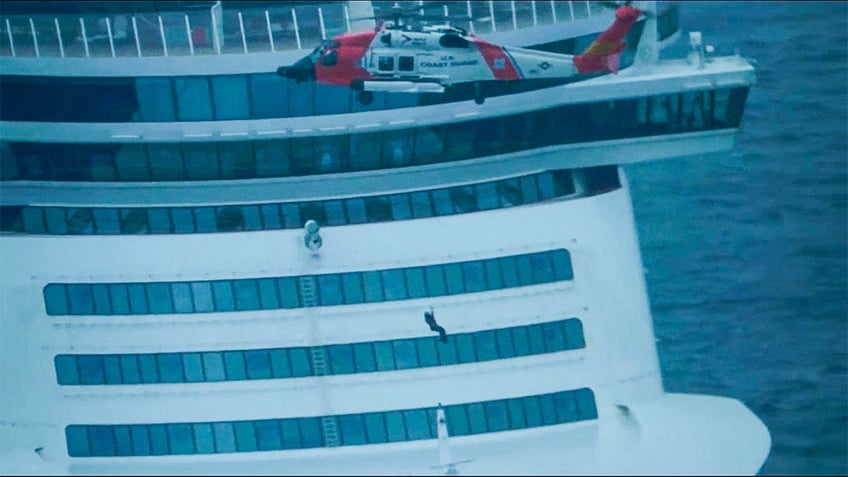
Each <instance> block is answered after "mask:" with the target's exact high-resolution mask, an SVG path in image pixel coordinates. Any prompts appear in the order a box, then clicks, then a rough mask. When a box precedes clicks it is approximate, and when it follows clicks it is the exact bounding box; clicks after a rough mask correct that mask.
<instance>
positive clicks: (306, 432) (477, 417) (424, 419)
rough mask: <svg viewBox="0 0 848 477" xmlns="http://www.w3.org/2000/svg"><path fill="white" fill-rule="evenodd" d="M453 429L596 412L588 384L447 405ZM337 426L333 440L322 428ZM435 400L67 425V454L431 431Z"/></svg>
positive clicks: (324, 441)
mask: <svg viewBox="0 0 848 477" xmlns="http://www.w3.org/2000/svg"><path fill="white" fill-rule="evenodd" d="M444 411H445V420H446V423H447V427H448V433H449V435H451V436H464V435H471V434H483V433H489V432H500V431H508V430H513V429H528V428H534V427H541V426H551V425H556V424H564V423H569V422H577V421H585V420H591V419H597V417H598V411H597V407H596V404H595V394H594V393H593V392H592V390H591V389H589V388H581V389H576V390H573V391H560V392H555V393H550V394H541V395H535V396H525V397H518V398H511V399H497V400H492V401H482V402H473V403H465V404H455V405H451V406H445V407H444ZM327 428H331V429H337V430H338V436H337V437H336V438H337V439H338V442H332V443H331V442H330V440H334V438H333V437H332V436H330V437H329V438H328V437H327V436H326V435H325V431H324V430H325V429H327ZM437 435H438V434H437V424H436V408H435V407H429V408H418V409H404V410H396V411H383V412H372V413H365V414H342V415H335V416H325V417H323V418H319V417H298V418H287V419H263V420H254V421H228V422H199V423H175V424H129V425H69V426H67V427H65V438H66V442H67V445H68V455H70V456H71V457H114V456H151V455H153V456H157V455H180V454H220V453H231V452H256V451H275V450H287V449H307V448H314V447H324V446H328V445H331V444H338V445H342V446H352V445H364V444H382V443H386V442H403V441H414V440H421V439H435V438H437Z"/></svg>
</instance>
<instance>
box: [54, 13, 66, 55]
mask: <svg viewBox="0 0 848 477" xmlns="http://www.w3.org/2000/svg"><path fill="white" fill-rule="evenodd" d="M53 25H55V26H56V38H57V39H58V40H59V55H60V56H61V57H62V58H64V57H65V44H64V43H63V42H62V29H61V28H59V19H58V18H56V17H53Z"/></svg>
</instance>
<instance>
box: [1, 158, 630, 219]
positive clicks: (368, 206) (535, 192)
mask: <svg viewBox="0 0 848 477" xmlns="http://www.w3.org/2000/svg"><path fill="white" fill-rule="evenodd" d="M576 172H577V174H578V175H579V176H580V180H581V184H582V186H583V190H581V196H588V195H594V194H597V193H601V192H605V191H608V190H611V189H617V188H619V187H620V183H619V180H618V171H617V168H616V167H615V166H600V167H591V168H587V169H578V170H577V171H576ZM575 191H576V188H575V184H574V178H573V177H572V171H569V170H560V171H552V172H543V173H541V174H534V175H528V176H524V177H516V178H512V179H505V180H499V181H494V182H484V183H479V184H471V185H463V186H458V187H450V188H442V189H431V190H422V191H417V192H409V193H402V194H391V195H372V196H364V197H349V198H346V199H334V200H324V201H314V202H299V203H298V202H286V203H276V204H262V205H227V206H209V207H149V208H148V207H133V208H130V207H127V208H106V207H40V206H0V231H4V232H18V233H27V234H49V235H89V234H95V235H111V234H174V233H176V234H182V233H210V232H233V231H245V230H277V229H300V228H302V227H303V225H304V223H305V222H306V221H307V220H310V219H312V220H315V221H317V222H318V223H319V224H320V225H348V224H364V223H375V222H387V221H394V220H409V219H418V218H426V217H439V216H445V215H455V214H464V213H468V212H477V211H483V210H494V209H501V208H507V207H513V206H517V205H523V204H533V203H537V202H541V201H545V200H550V199H554V198H557V197H564V196H569V195H573V194H574V193H575Z"/></svg>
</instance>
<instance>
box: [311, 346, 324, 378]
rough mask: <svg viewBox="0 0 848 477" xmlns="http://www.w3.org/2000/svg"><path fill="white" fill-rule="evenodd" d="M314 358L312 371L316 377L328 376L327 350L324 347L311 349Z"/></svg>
mask: <svg viewBox="0 0 848 477" xmlns="http://www.w3.org/2000/svg"><path fill="white" fill-rule="evenodd" d="M309 355H310V357H311V358H312V371H314V372H315V376H326V375H327V349H326V348H325V347H323V346H315V347H312V348H310V349H309Z"/></svg>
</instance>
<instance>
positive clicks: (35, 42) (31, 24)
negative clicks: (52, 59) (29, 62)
mask: <svg viewBox="0 0 848 477" xmlns="http://www.w3.org/2000/svg"><path fill="white" fill-rule="evenodd" d="M29 28H30V30H32V45H33V46H34V47H35V56H36V57H37V58H40V57H41V53H40V52H39V51H38V35H36V34H35V22H34V21H32V17H29Z"/></svg>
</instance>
